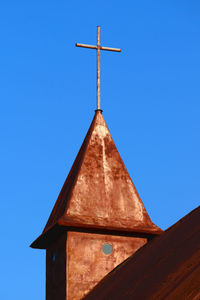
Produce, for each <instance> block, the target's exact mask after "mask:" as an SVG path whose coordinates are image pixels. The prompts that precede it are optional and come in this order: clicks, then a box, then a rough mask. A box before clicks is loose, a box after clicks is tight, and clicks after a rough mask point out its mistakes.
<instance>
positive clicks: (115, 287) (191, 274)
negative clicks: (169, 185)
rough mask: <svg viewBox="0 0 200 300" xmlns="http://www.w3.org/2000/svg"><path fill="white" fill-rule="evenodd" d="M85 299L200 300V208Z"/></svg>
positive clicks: (141, 250)
mask: <svg viewBox="0 0 200 300" xmlns="http://www.w3.org/2000/svg"><path fill="white" fill-rule="evenodd" d="M84 299H85V300H92V299H95V300H103V299H115V300H121V299H126V300H127V299H137V300H140V299H142V300H147V299H148V300H161V299H168V300H177V299H187V300H189V299H193V300H194V299H195V300H197V299H200V207H197V208H196V209H195V210H193V211H192V212H191V213H189V214H188V215H186V216H185V217H184V218H183V219H181V220H180V221H178V222H177V223H176V224H175V225H173V226H172V227H171V228H169V229H168V230H166V231H165V232H164V233H163V234H162V235H160V236H159V237H156V238H155V239H153V240H152V241H150V242H149V243H147V244H146V245H145V246H143V247H142V248H140V249H139V250H138V251H137V252H136V253H135V254H134V255H132V256H130V257H129V258H128V259H127V260H125V261H124V262H123V263H122V264H120V265H119V266H118V267H117V268H115V269H114V270H113V271H112V272H110V273H109V274H108V275H107V276H106V277H104V279H103V280H102V281H101V282H100V283H99V284H98V285H97V286H96V287H95V288H94V289H93V290H92V291H91V292H90V293H89V294H88V295H87V296H86V297H85V298H84Z"/></svg>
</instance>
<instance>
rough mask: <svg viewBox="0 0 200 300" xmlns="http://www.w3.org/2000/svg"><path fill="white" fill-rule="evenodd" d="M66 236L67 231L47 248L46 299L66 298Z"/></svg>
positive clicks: (64, 299) (59, 299) (61, 299)
mask: <svg viewBox="0 0 200 300" xmlns="http://www.w3.org/2000/svg"><path fill="white" fill-rule="evenodd" d="M66 238H67V233H65V234H63V235H62V236H61V237H59V238H58V239H57V240H56V242H55V243H53V244H52V245H51V246H50V247H49V248H48V249H47V250H46V300H66Z"/></svg>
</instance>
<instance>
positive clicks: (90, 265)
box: [48, 232, 147, 300]
mask: <svg viewBox="0 0 200 300" xmlns="http://www.w3.org/2000/svg"><path fill="white" fill-rule="evenodd" d="M146 242H147V239H145V238H136V237H124V236H112V235H104V234H93V233H83V232H68V233H67V265H66V267H67V287H66V291H67V299H69V300H79V299H81V298H82V297H83V296H84V295H86V294H87V293H88V292H89V291H90V290H91V289H92V288H93V287H94V286H95V285H96V284H97V283H98V282H99V281H100V280H101V279H102V278H103V277H104V276H105V275H106V274H107V273H109V272H110V271H111V270H113V269H114V268H115V267H116V266H117V265H119V264H120V263H121V262H122V261H124V260H125V259H126V258H128V257H129V256H130V255H131V254H133V253H134V252H135V251H136V250H137V249H138V248H140V247H141V246H143V245H144V244H145V243H146ZM105 244H109V245H110V246H112V249H113V251H112V252H111V253H110V254H105V253H104V252H103V249H102V247H103V246H104V245H105ZM105 247H106V246H105ZM108 248H109V246H108ZM57 299H59V300H60V299H61V298H57ZM48 300H49V299H48ZM52 300H53V299H52ZM54 300H55V299H54Z"/></svg>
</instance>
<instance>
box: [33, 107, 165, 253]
mask: <svg viewBox="0 0 200 300" xmlns="http://www.w3.org/2000/svg"><path fill="white" fill-rule="evenodd" d="M55 224H59V225H60V226H75V227H80V228H84V227H85V228H97V229H104V228H107V229H110V230H118V231H120V230H122V231H129V232H139V233H148V234H160V233H161V232H162V230H161V229H160V228H158V227H157V226H156V225H155V224H154V223H153V222H152V221H151V219H150V217H149V215H148V214H147V211H146V209H145V207H144V205H143V203H142V201H141V199H140V197H139V195H138V193H137V190H136V188H135V186H134V184H133V182H132V180H131V178H130V176H129V174H128V172H127V169H126V167H125V165H124V163H123V161H122V159H121V157H120V155H119V153H118V151H117V148H116V146H115V144H114V142H113V139H112V137H111V134H110V132H109V130H108V127H107V125H106V123H105V120H104V118H103V116H102V113H101V111H96V113H95V116H94V119H93V121H92V124H91V126H90V128H89V130H88V133H87V135H86V138H85V140H84V142H83V144H82V146H81V149H80V151H79V153H78V155H77V157H76V160H75V162H74V164H73V166H72V169H71V171H70V173H69V175H68V177H67V179H66V181H65V183H64V185H63V188H62V190H61V192H60V194H59V197H58V199H57V201H56V204H55V206H54V208H53V211H52V213H51V215H50V218H49V220H48V222H47V225H46V226H45V229H44V231H43V233H42V235H41V236H40V237H39V238H38V239H37V240H36V241H35V243H33V244H32V247H38V248H40V247H41V248H42V247H45V245H44V244H45V242H47V241H48V235H47V234H46V233H47V232H48V231H49V230H50V229H51V228H52V227H53V226H54V225H55ZM45 234H46V235H45ZM41 245H44V246H41Z"/></svg>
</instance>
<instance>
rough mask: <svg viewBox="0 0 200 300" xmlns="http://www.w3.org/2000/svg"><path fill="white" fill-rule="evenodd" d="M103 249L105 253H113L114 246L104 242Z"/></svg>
mask: <svg viewBox="0 0 200 300" xmlns="http://www.w3.org/2000/svg"><path fill="white" fill-rule="evenodd" d="M102 251H103V253H104V254H106V255H108V254H110V253H112V251H113V247H112V245H111V244H104V245H103V247H102Z"/></svg>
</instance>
